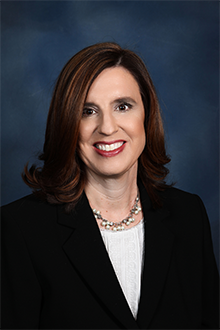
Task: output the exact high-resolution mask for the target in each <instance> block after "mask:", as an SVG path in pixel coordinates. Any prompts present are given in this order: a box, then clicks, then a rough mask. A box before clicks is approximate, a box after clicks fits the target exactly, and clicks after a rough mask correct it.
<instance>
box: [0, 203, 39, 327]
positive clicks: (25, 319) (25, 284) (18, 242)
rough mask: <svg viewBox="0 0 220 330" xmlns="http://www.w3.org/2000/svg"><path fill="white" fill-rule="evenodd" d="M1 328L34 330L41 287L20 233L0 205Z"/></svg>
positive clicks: (36, 324) (37, 317)
mask: <svg viewBox="0 0 220 330" xmlns="http://www.w3.org/2000/svg"><path fill="white" fill-rule="evenodd" d="M1 222H2V328H3V329H37V328H39V315H40V306H41V298H42V297H41V288H40V285H39V282H38V280H37V277H36V274H35V272H34V268H33V265H32V262H31V259H30V256H29V253H28V249H27V246H26V243H25V240H24V238H23V235H22V233H21V231H20V229H19V227H18V225H17V223H16V221H14V219H13V217H11V216H10V215H9V214H8V213H7V211H5V210H4V207H2V210H1Z"/></svg>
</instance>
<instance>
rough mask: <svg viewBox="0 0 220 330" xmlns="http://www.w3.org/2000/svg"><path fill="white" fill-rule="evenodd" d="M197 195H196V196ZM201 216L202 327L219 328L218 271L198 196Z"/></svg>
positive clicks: (209, 232)
mask: <svg viewBox="0 0 220 330" xmlns="http://www.w3.org/2000/svg"><path fill="white" fill-rule="evenodd" d="M197 197H198V196H197ZM198 201H199V205H200V210H201V213H202V218H203V235H204V236H203V278H202V329H219V273H218V269H217V265H216V260H215V256H214V252H213V244H212V238H211V229H210V224H209V220H208V216H207V213H206V209H205V207H204V204H203V202H202V200H201V199H200V197H198Z"/></svg>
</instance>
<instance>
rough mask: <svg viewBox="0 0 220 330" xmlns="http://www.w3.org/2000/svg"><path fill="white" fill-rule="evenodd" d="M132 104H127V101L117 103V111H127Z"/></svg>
mask: <svg viewBox="0 0 220 330" xmlns="http://www.w3.org/2000/svg"><path fill="white" fill-rule="evenodd" d="M131 107H132V105H131V104H129V103H122V104H119V105H118V106H117V110H119V111H122V112H123V111H128V110H129V109H131Z"/></svg>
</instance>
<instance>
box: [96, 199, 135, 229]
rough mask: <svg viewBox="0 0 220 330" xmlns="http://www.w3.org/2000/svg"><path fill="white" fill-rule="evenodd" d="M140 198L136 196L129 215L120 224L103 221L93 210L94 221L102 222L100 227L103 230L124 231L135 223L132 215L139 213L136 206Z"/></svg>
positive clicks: (98, 212)
mask: <svg viewBox="0 0 220 330" xmlns="http://www.w3.org/2000/svg"><path fill="white" fill-rule="evenodd" d="M139 200H140V198H139V195H138V194H137V197H136V198H135V202H134V206H133V207H132V209H131V211H130V213H129V215H128V216H127V217H126V218H125V219H123V220H122V221H120V222H113V221H108V220H106V219H103V217H102V216H101V212H100V211H98V210H96V209H93V210H92V211H93V213H94V216H95V218H96V219H98V220H102V223H101V225H102V226H103V227H104V228H105V229H111V230H114V231H120V230H124V229H125V227H124V225H126V226H129V225H130V224H131V223H133V222H134V221H135V219H134V217H133V216H134V215H138V213H139V212H140V211H141V207H140V206H138V202H139Z"/></svg>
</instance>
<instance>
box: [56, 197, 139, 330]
mask: <svg viewBox="0 0 220 330" xmlns="http://www.w3.org/2000/svg"><path fill="white" fill-rule="evenodd" d="M58 222H59V224H61V225H64V226H67V227H70V228H72V233H71V235H70V233H67V234H66V237H63V249H64V251H65V253H66V255H67V257H68V258H69V261H70V262H71V264H72V266H73V267H74V268H75V270H76V271H77V272H78V274H79V275H80V276H81V278H82V280H83V281H84V282H85V283H86V285H87V286H89V287H90V290H91V291H92V292H93V294H94V296H95V297H96V298H97V300H98V301H99V302H100V304H101V305H102V306H103V308H104V309H106V308H107V309H108V310H109V312H110V314H112V316H113V318H116V319H117V320H118V321H117V323H118V325H119V326H120V328H127V329H138V325H137V323H136V321H135V319H134V317H133V315H132V313H131V311H130V308H129V306H128V304H127V301H126V299H125V297H124V294H123V292H122V289H121V286H120V284H119V282H118V280H117V277H116V275H115V272H114V269H113V266H112V264H111V261H110V259H109V256H108V253H107V250H106V248H105V245H104V242H103V239H102V236H101V233H100V230H99V227H98V225H97V223H96V220H95V218H94V216H93V212H92V210H91V208H90V206H89V202H88V200H87V198H86V195H85V193H83V195H82V198H81V200H80V201H79V203H78V204H77V206H76V208H75V210H74V211H73V213H72V214H70V215H68V214H65V213H63V211H62V209H61V208H60V207H59V208H58Z"/></svg>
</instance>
